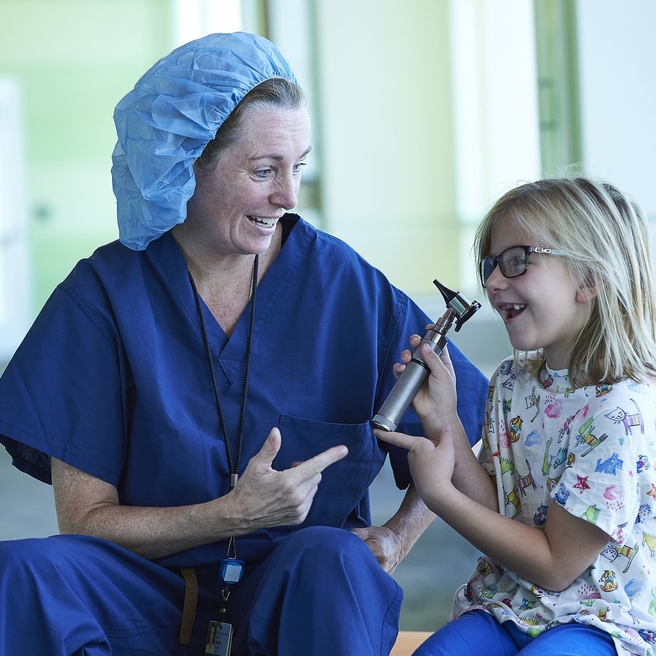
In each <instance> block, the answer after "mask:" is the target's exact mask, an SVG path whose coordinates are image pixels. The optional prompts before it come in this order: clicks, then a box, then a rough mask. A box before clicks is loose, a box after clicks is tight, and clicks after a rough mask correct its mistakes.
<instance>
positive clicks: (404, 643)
mask: <svg viewBox="0 0 656 656" xmlns="http://www.w3.org/2000/svg"><path fill="white" fill-rule="evenodd" d="M429 635H431V632H430V631H399V637H398V638H397V639H396V643H395V644H394V647H393V649H392V651H391V653H390V656H411V654H412V652H413V651H414V650H415V649H417V647H419V645H420V644H421V643H422V642H424V640H426V638H428V636H429Z"/></svg>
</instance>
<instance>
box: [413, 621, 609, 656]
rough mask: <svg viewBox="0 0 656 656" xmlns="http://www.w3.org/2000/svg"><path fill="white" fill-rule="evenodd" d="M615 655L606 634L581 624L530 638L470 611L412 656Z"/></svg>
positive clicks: (512, 626) (432, 637)
mask: <svg viewBox="0 0 656 656" xmlns="http://www.w3.org/2000/svg"><path fill="white" fill-rule="evenodd" d="M480 654H485V656H515V655H516V654H521V656H544V655H545V654H548V655H549V656H587V655H588V654H589V655H590V656H593V655H594V656H617V651H616V649H615V645H614V643H613V639H612V638H611V637H610V634H608V633H606V632H605V631H602V630H600V629H596V628H595V627H592V626H587V625H585V624H578V623H576V622H571V623H569V624H560V625H559V626H555V627H554V628H552V629H548V630H547V631H545V632H544V633H541V634H540V635H539V636H538V637H537V638H531V637H529V636H527V635H526V634H525V633H523V632H522V631H520V630H519V628H517V626H516V625H515V624H514V623H513V622H504V623H503V624H500V623H499V622H498V621H497V620H496V619H495V618H494V617H493V616H492V615H490V614H489V613H486V612H485V611H482V610H471V611H468V612H466V613H463V614H462V615H460V617H458V618H457V619H455V620H453V621H452V622H448V623H447V624H445V625H444V626H443V627H442V628H441V629H440V630H439V631H436V632H435V633H434V634H433V635H432V636H430V637H429V638H428V640H426V642H424V643H423V644H422V645H420V646H419V648H418V649H416V650H415V652H414V654H413V656H479V655H480Z"/></svg>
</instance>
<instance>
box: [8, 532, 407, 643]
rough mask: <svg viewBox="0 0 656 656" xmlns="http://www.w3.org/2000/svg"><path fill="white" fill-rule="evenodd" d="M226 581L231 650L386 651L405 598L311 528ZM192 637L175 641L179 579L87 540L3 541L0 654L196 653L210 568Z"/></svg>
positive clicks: (204, 572)
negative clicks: (231, 582)
mask: <svg viewBox="0 0 656 656" xmlns="http://www.w3.org/2000/svg"><path fill="white" fill-rule="evenodd" d="M248 569H249V571H248V572H247V575H246V577H245V579H244V581H243V582H242V583H240V584H239V585H238V586H235V587H234V588H233V592H232V593H231V596H230V599H229V602H228V621H231V622H233V624H234V625H235V627H236V631H235V639H234V643H233V645H234V646H233V650H232V653H233V656H248V655H257V656H269V655H271V656H273V655H279V656H301V655H302V656H308V654H312V655H313V656H328V655H330V656H353V655H354V654H357V655H358V656H369V655H374V654H375V655H377V656H381V655H382V656H387V655H388V654H389V651H390V649H391V648H392V645H393V644H394V640H395V639H396V635H397V631H398V619H399V613H400V608H401V601H402V598H403V593H402V591H401V589H400V588H399V586H398V585H397V584H396V583H395V582H394V580H393V579H392V577H390V576H389V575H388V574H386V573H385V572H384V571H383V570H382V569H381V567H380V565H379V564H378V562H377V561H376V558H375V557H374V556H373V554H372V553H371V551H370V550H369V548H368V547H367V546H366V545H365V544H364V542H363V541H362V540H361V539H360V538H358V537H357V536H356V535H354V534H352V533H349V532H348V531H345V530H342V529H335V528H327V527H309V528H304V529H301V530H298V531H294V532H292V533H290V534H289V535H287V536H285V537H284V538H282V539H281V540H280V541H279V542H277V543H276V546H275V548H274V549H273V551H272V552H271V553H270V555H269V556H268V557H267V558H266V559H265V560H264V561H263V562H262V563H261V564H260V565H257V566H256V567H254V568H253V569H252V571H251V568H248ZM196 574H197V577H198V582H199V597H198V609H197V612H196V619H195V622H194V630H193V635H192V640H191V643H190V644H189V645H188V646H185V645H180V644H179V631H180V622H181V618H182V601H183V598H184V581H183V579H182V577H181V576H180V575H179V573H178V572H176V571H172V570H170V569H167V568H164V567H162V566H160V565H156V564H154V563H151V562H149V561H147V560H144V559H143V558H140V557H139V556H136V555H135V554H133V553H131V552H130V551H127V550H125V549H123V548H121V547H119V546H117V545H115V544H113V543H111V542H107V541H105V540H100V539H97V538H90V537H85V536H74V535H63V536H53V537H49V538H36V539H27V540H13V541H6V542H0V609H1V610H0V654H8V655H9V654H11V655H13V654H16V655H18V654H39V655H41V654H44V655H45V654H47V655H48V656H100V655H101V654H102V655H103V656H105V655H108V654H112V655H113V656H124V655H125V656H127V655H130V656H137V655H138V656H165V655H168V654H189V655H192V654H193V655H195V656H202V654H203V653H204V646H205V640H206V637H207V628H208V623H209V620H210V619H217V609H218V607H219V606H220V605H222V603H221V595H220V589H221V586H219V585H218V583H217V580H218V567H217V566H202V567H197V568H196Z"/></svg>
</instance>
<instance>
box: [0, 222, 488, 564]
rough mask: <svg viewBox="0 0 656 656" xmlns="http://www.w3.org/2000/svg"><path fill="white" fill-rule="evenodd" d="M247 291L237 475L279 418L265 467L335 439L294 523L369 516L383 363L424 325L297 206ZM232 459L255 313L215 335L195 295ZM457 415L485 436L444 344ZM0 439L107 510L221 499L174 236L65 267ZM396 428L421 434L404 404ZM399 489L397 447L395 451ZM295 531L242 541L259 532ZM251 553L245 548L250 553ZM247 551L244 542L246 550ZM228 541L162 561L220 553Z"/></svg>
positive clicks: (208, 393)
mask: <svg viewBox="0 0 656 656" xmlns="http://www.w3.org/2000/svg"><path fill="white" fill-rule="evenodd" d="M283 220H284V221H290V222H293V223H294V225H293V229H292V230H291V232H290V234H289V237H288V239H287V240H286V242H285V244H284V247H283V248H282V250H281V252H280V254H279V255H278V257H277V258H276V260H275V261H274V262H273V265H272V266H271V268H270V269H269V270H268V271H267V273H266V276H265V277H264V279H263V280H262V282H261V283H260V285H259V287H258V291H257V299H256V313H255V324H254V335H253V345H252V361H251V370H250V383H249V393H248V406H247V413H246V422H245V430H244V441H243V455H242V459H241V468H240V469H241V471H243V469H244V468H245V467H246V465H247V464H248V460H249V459H250V458H251V457H252V456H253V455H255V454H256V453H257V452H258V451H259V450H260V448H261V447H262V444H263V442H264V440H265V439H266V437H267V435H268V434H269V431H270V430H271V428H272V427H273V426H278V427H279V428H280V431H281V434H282V448H281V450H280V452H279V454H278V456H277V457H276V460H275V461H274V467H275V468H276V469H285V468H288V467H290V466H291V464H292V463H293V462H296V461H300V460H305V459H307V458H311V457H312V456H314V455H316V454H318V453H320V452H321V451H323V450H325V449H327V448H328V447H330V446H333V445H337V444H345V445H346V446H347V447H348V449H349V454H348V456H347V457H346V458H345V459H344V460H342V461H340V462H338V463H336V464H334V465H332V466H331V467H329V468H328V469H326V470H325V471H324V473H323V478H322V482H321V484H320V487H319V491H318V493H317V495H316V497H315V499H314V503H313V506H312V509H311V511H310V513H309V515H308V517H307V519H306V521H305V522H304V524H303V525H302V526H309V525H317V524H319V525H328V526H343V527H345V528H353V527H355V526H363V525H366V524H368V523H369V522H370V512H369V499H368V493H367V489H368V487H369V485H370V484H371V482H372V481H373V479H374V477H375V476H376V474H377V473H378V471H379V470H380V468H381V466H382V463H383V461H384V458H385V453H386V451H387V449H388V447H387V446H386V445H383V444H381V443H379V442H378V440H376V439H375V437H374V436H373V433H372V429H371V425H370V423H369V422H370V420H371V418H372V417H373V415H374V414H375V412H376V411H377V410H378V409H379V408H380V406H381V404H382V402H383V401H384V400H385V398H386V397H387V394H388V393H389V391H390V390H391V388H392V386H393V384H394V377H393V374H392V365H393V364H394V363H395V362H397V361H398V360H399V357H400V353H401V351H402V350H403V349H405V348H407V346H408V338H409V336H410V335H411V334H413V333H423V330H424V328H425V326H426V323H428V322H430V318H429V317H427V316H426V315H425V314H424V313H423V312H422V311H421V310H420V309H419V308H418V307H417V306H416V305H415V304H414V303H413V302H412V301H410V299H409V298H408V297H407V296H406V295H405V294H403V293H402V292H400V291H399V290H398V289H396V288H395V287H393V286H392V285H390V283H389V282H388V281H387V279H386V278H385V277H384V276H383V274H382V273H381V272H380V271H378V270H377V269H375V268H373V267H372V266H371V265H369V264H368V263H367V262H365V261H364V260H363V259H362V258H361V257H360V256H359V255H358V254H357V253H356V252H355V251H354V250H353V249H351V248H350V247H348V246H347V245H346V244H344V243H343V242H342V241H340V240H338V239H336V238H334V237H332V236H330V235H328V234H325V233H323V232H321V231H318V230H316V229H315V228H313V227H312V226H311V225H309V224H308V223H306V222H305V221H303V220H302V219H299V217H297V216H296V215H287V216H286V217H285V218H284V219H283ZM203 313H204V319H205V324H206V326H207V333H208V338H209V343H210V346H211V348H212V351H213V355H214V358H215V360H214V366H215V374H216V379H217V384H218V388H219V393H220V397H221V402H222V406H223V410H224V413H225V417H226V424H227V430H228V435H229V438H230V440H231V446H232V454H233V457H236V452H237V446H236V441H237V436H238V431H239V417H240V411H241V403H242V393H243V384H244V364H245V354H246V345H247V338H248V325H249V319H250V316H249V315H250V307H249V308H247V309H246V311H244V313H243V314H242V316H241V318H240V320H239V322H238V324H237V326H236V328H235V330H234V332H233V334H232V336H231V337H229V338H228V337H227V336H226V334H225V333H224V332H223V330H222V329H221V327H220V326H219V324H218V323H217V322H216V320H215V319H214V317H213V316H212V314H211V313H210V311H209V310H208V309H207V307H206V306H205V305H204V304H203ZM450 353H451V357H452V359H453V361H454V365H455V367H456V373H457V380H458V403H459V412H460V416H461V418H462V420H463V423H464V425H465V429H466V431H467V434H468V436H469V439H470V441H471V442H472V443H474V442H475V441H477V440H478V439H479V437H480V430H481V426H482V421H483V413H484V405H485V397H486V393H487V380H486V378H485V377H484V376H483V375H482V374H481V373H480V372H479V371H478V370H477V369H476V368H475V367H474V366H473V365H471V363H469V361H468V360H466V358H465V357H464V356H463V355H462V354H461V353H460V352H459V351H458V350H457V348H456V347H455V346H454V345H451V346H450ZM0 407H2V413H0V441H1V442H2V443H3V444H4V445H5V447H6V448H7V450H8V451H9V452H10V454H11V455H12V456H13V458H14V464H15V465H16V466H17V467H18V468H19V469H21V470H23V471H25V472H27V473H29V474H31V475H32V476H34V477H36V478H38V479H40V480H42V481H45V482H50V467H49V456H52V457H55V458H58V459H60V460H62V461H64V462H66V463H68V464H70V465H72V466H73V467H76V468H78V469H80V470H82V471H85V472H87V473H89V474H91V475H92V476H95V477H97V478H100V479H102V480H104V481H106V482H108V483H110V484H112V485H114V486H116V488H117V489H118V493H119V498H120V503H121V504H125V505H133V506H178V505H187V504H194V503H202V502H205V501H209V500H211V499H214V498H217V497H219V496H222V495H225V494H227V493H228V491H229V471H228V462H227V456H226V449H225V442H224V439H223V436H222V433H221V428H220V425H219V419H218V413H217V408H216V404H215V401H214V393H213V388H212V382H211V377H210V373H209V366H208V362H207V357H206V353H205V347H204V344H203V339H202V335H201V330H200V322H199V317H198V312H197V308H196V303H195V299H194V295H193V291H192V288H191V285H190V282H189V278H188V273H187V266H186V262H185V260H184V257H183V255H182V253H181V251H180V249H179V248H178V245H177V243H176V242H175V240H174V238H173V236H172V235H171V233H170V232H169V233H166V234H164V235H163V236H162V237H160V238H159V239H157V240H156V241H154V242H152V243H151V244H150V245H149V246H148V248H146V250H144V251H133V250H130V249H128V248H126V247H125V246H123V245H121V244H120V243H119V242H113V243H111V244H108V245H106V246H103V247H101V248H99V249H98V250H97V251H96V252H95V253H94V254H93V255H92V256H91V257H90V258H88V259H86V260H82V261H81V262H79V263H78V264H77V266H76V267H75V269H74V270H73V271H72V273H71V274H70V275H69V276H68V278H67V279H66V280H65V281H64V282H63V283H62V284H60V285H59V286H58V287H57V289H56V290H55V291H54V293H53V294H52V296H51V297H50V299H49V300H48V302H47V303H46V305H45V306H44V308H43V310H42V311H41V313H40V314H39V316H38V317H37V319H36V321H35V323H34V325H33V327H32V328H31V329H30V331H29V333H28V335H27V336H26V338H25V340H24V341H23V343H22V344H21V346H20V347H19V349H18V350H17V352H16V354H15V356H14V358H13V359H12V361H11V362H10V363H9V365H8V366H7V369H6V371H5V373H4V374H3V376H2V378H0ZM405 419H406V420H405V422H404V423H403V424H402V425H401V426H400V427H399V430H402V431H404V432H407V433H411V434H415V435H417V434H421V427H420V425H419V422H418V420H417V417H416V415H415V414H414V412H412V411H411V410H410V411H409V412H408V413H407V415H406V418H405ZM390 455H391V459H392V466H393V469H394V473H395V477H396V482H397V485H399V487H402V488H403V487H406V486H407V485H408V483H409V482H410V476H409V471H408V467H407V458H406V454H405V451H402V450H398V449H395V448H393V447H391V448H390ZM298 528H300V527H280V528H276V529H271V530H268V531H258V532H257V533H253V534H251V535H250V536H248V537H247V538H240V539H239V542H240V557H244V558H248V557H249V553H252V554H253V558H256V557H257V555H256V554H257V553H258V541H259V542H260V543H261V542H262V541H264V542H266V541H271V540H272V539H275V538H276V537H278V536H281V535H284V534H286V533H287V532H288V531H291V530H296V529H298ZM249 545H250V547H249ZM251 548H252V552H251V550H250V549H251ZM224 554H225V545H224V544H223V543H215V544H212V545H204V546H202V547H197V548H195V549H191V550H188V551H185V552H182V553H179V554H174V555H172V556H168V557H167V558H164V559H162V560H161V561H160V562H162V564H165V565H196V564H203V563H208V562H217V561H218V560H220V559H221V558H222V557H223V556H224Z"/></svg>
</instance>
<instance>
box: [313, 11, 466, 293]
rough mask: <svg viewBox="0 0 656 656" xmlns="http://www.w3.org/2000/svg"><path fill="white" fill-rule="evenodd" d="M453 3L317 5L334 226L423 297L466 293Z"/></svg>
mask: <svg viewBox="0 0 656 656" xmlns="http://www.w3.org/2000/svg"><path fill="white" fill-rule="evenodd" d="M447 9H448V2H447V1H446V0H406V1H404V2H398V1H397V0H358V1H357V2H353V1H352V0H316V7H315V12H316V14H315V20H316V29H317V35H316V37H317V53H318V56H317V69H318V70H317V73H318V82H319V88H318V93H319V98H318V100H319V107H320V112H321V114H320V116H321V136H322V140H321V156H322V167H321V168H322V198H323V215H324V226H325V228H326V230H327V231H328V232H331V233H332V234H335V235H336V236H338V237H340V238H342V239H344V240H345V241H347V242H348V243H349V244H350V245H351V246H353V247H354V248H355V249H356V250H358V251H359V252H360V253H361V254H362V255H363V256H364V257H365V258H366V259H367V260H369V261H370V262H371V263H372V264H374V265H375V266H377V267H379V268H380V269H382V270H383V271H384V272H385V274H386V275H387V276H388V277H389V278H390V279H391V281H392V282H393V283H394V284H396V285H398V286H399V287H401V288H403V289H404V290H405V291H407V292H409V293H411V294H413V295H421V294H434V293H435V288H434V287H433V285H432V281H433V279H434V278H435V277H439V278H441V279H444V280H445V281H446V280H450V282H451V284H457V280H456V279H455V278H454V277H453V276H457V270H458V269H457V266H458V259H457V258H458V246H457V244H458V240H457V222H456V212H455V190H454V178H453V175H454V173H453V171H454V166H453V143H452V119H451V94H450V74H449V42H448V14H447Z"/></svg>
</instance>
